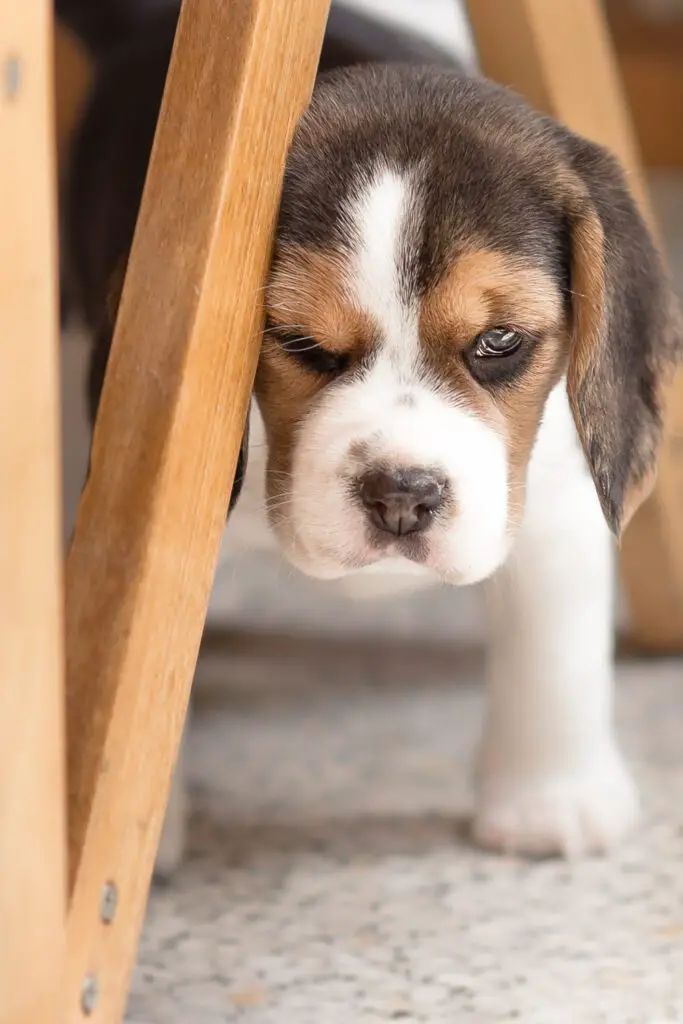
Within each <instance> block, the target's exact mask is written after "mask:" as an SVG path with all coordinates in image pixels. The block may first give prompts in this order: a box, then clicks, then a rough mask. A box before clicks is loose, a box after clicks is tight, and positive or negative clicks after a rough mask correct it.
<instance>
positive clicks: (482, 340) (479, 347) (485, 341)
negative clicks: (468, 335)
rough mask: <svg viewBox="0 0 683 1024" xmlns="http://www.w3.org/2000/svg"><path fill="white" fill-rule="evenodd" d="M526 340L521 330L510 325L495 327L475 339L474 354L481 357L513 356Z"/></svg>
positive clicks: (498, 357)
mask: <svg viewBox="0 0 683 1024" xmlns="http://www.w3.org/2000/svg"><path fill="white" fill-rule="evenodd" d="M524 340H525V335H523V334H522V333H521V332H520V331H513V330H511V329H510V328H509V327H493V328H492V329H491V330H490V331H484V332H483V333H482V334H479V335H478V336H477V337H476V338H475V339H474V355H475V356H477V358H479V359H500V358H501V357H503V356H511V355H512V354H513V353H514V352H516V351H517V350H518V349H519V348H520V347H521V345H522V343H523V342H524Z"/></svg>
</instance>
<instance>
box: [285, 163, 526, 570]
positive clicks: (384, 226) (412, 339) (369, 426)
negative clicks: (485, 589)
mask: <svg viewBox="0 0 683 1024" xmlns="http://www.w3.org/2000/svg"><path fill="white" fill-rule="evenodd" d="M416 207H417V200H416V198H415V196H414V195H413V194H412V190H411V179H410V176H409V175H399V174H398V173H397V172H393V171H389V170H379V171H378V172H377V173H376V175H375V176H374V177H372V178H371V179H370V180H369V181H366V182H363V183H361V184H360V185H359V186H358V190H357V194H356V195H355V197H354V199H353V201H352V202H351V203H350V204H349V206H348V208H347V210H346V219H347V221H348V224H349V233H350V236H351V238H352V239H354V243H355V252H354V254H353V256H352V258H351V259H350V270H349V279H348V287H349V292H350V295H351V296H352V298H353V301H354V302H355V303H356V305H357V306H358V308H359V309H361V310H362V311H363V312H365V313H367V314H369V316H370V317H371V318H372V320H373V322H374V324H375V325H376V328H377V329H378V332H379V338H378V341H377V345H376V355H375V356H374V359H373V362H372V364H371V365H370V367H369V368H367V369H365V370H363V371H362V373H359V374H357V375H355V376H353V377H351V379H350V380H347V381H345V380H342V381H340V382H339V383H338V384H336V385H334V386H330V387H328V388H327V389H326V390H325V392H324V393H323V394H322V397H321V398H320V400H319V402H318V404H317V406H316V408H315V410H314V411H313V412H311V413H309V414H308V415H307V416H306V418H305V420H304V422H303V423H302V424H301V427H300V431H299V435H298V439H297V444H296V446H295V450H294V457H293V465H292V484H291V495H290V500H289V501H287V502H286V504H285V505H284V511H283V510H282V509H280V510H278V511H277V512H276V514H275V515H274V517H273V526H274V529H275V532H276V534H277V536H278V540H279V541H280V544H281V545H282V548H283V550H284V552H285V554H286V556H287V558H288V559H289V561H291V562H292V563H293V564H294V565H296V566H297V567H298V568H300V569H301V570H302V571H303V572H305V573H306V574H308V575H310V576H317V577H319V578H321V579H337V578H339V577H342V576H347V575H348V574H349V573H352V572H355V571H358V570H363V569H365V568H366V567H368V566H373V565H374V564H376V563H377V562H378V561H379V560H380V559H385V558H386V557H391V558H398V559H401V561H403V562H404V564H406V565H410V562H408V560H407V558H405V557H402V556H403V554H404V551H403V549H402V547H401V544H400V543H395V544H392V545H390V546H389V547H388V548H387V547H376V546H373V543H372V539H371V536H370V533H369V530H368V522H367V517H366V514H365V512H364V510H363V509H362V508H361V507H360V506H359V504H358V501H357V500H356V499H355V498H354V495H353V491H352V485H353V481H354V480H355V479H357V478H358V477H359V476H361V475H362V474H363V472H364V471H366V470H368V469H372V468H373V467H374V466H376V465H379V466H382V467H385V466H389V467H391V468H395V469H408V468H413V467H419V468H421V469H427V470H435V471H437V472H438V473H439V474H440V475H442V476H444V477H445V479H446V480H447V482H448V489H449V492H450V493H451V494H452V495H453V496H454V499H455V501H454V503H453V506H452V509H451V511H450V512H448V513H445V512H444V513H443V514H439V515H437V516H436V517H435V519H434V522H433V524H432V525H431V527H430V529H429V530H428V532H427V533H426V534H425V546H426V556H425V557H424V559H422V560H421V562H420V565H421V566H422V567H423V572H425V571H426V573H428V574H431V576H432V577H435V578H438V579H440V580H445V581H447V582H451V583H458V584H465V583H474V582H477V581H478V580H481V579H484V578H485V577H486V576H489V575H490V574H491V573H492V572H493V571H494V570H495V569H496V568H497V567H498V566H499V565H500V564H501V563H502V562H503V561H504V560H505V557H506V556H507V553H508V550H509V544H510V540H509V536H508V483H507V457H506V440H505V437H504V434H503V427H502V426H501V428H500V430H495V429H494V428H493V427H492V426H491V425H490V424H489V423H486V422H484V421H483V420H481V419H480V418H479V417H477V416H476V415H475V414H474V413H473V412H471V411H470V410H468V409H467V408H466V407H464V406H462V405H461V404H459V403H458V401H457V399H456V398H454V397H453V396H452V395H449V394H448V393H447V392H446V390H445V389H444V388H443V386H442V385H441V384H440V382H439V381H436V380H434V378H433V376H432V375H431V374H430V372H429V371H428V369H427V368H426V367H425V366H424V365H423V362H422V359H421V353H420V342H419V336H418V316H419V309H417V308H413V307H412V306H410V305H407V304H406V302H405V300H404V299H403V298H402V296H401V288H400V280H399V277H400V274H399V266H400V254H401V248H402V245H403V242H404V238H405V233H406V232H409V231H410V226H411V225H410V218H411V217H414V216H416ZM406 396H408V397H409V399H410V402H409V404H406V403H405V402H404V401H403V399H405V397H406ZM359 446H362V448H363V454H362V456H360V455H358V454H357V452H358V449H359ZM411 571H412V572H413V573H415V570H414V568H412V569H411Z"/></svg>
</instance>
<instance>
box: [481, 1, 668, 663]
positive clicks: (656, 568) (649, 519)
mask: <svg viewBox="0 0 683 1024" xmlns="http://www.w3.org/2000/svg"><path fill="white" fill-rule="evenodd" d="M466 3H467V9H468V13H469V17H470V22H471V24H472V29H473V32H474V37H475V41H476V45H477V49H478V52H479V56H480V62H481V66H482V69H483V71H484V72H485V73H486V74H488V75H489V76H490V77H491V78H493V79H496V80H497V81H499V82H502V83H503V84H505V85H509V86H512V87H513V88H514V89H516V90H517V91H518V92H519V93H521V94H522V95H523V96H525V98H526V99H527V100H528V101H529V102H530V103H531V104H532V105H533V106H535V107H537V108H538V109H539V110H543V111H545V112H546V113H548V114H552V115H553V116H554V117H556V118H557V119H558V120H559V121H562V122H563V123H564V124H566V125H567V126H568V127H569V128H571V129H572V130H574V131H576V132H579V133H580V134H582V135H585V136H586V137H588V138H591V139H593V140H594V141H596V142H600V143H602V144H603V145H605V146H607V147H608V148H609V149H611V150H612V152H614V153H615V154H616V155H617V156H618V157H619V158H620V160H621V162H622V164H623V166H624V168H625V169H626V172H627V174H628V175H629V178H630V182H631V186H632V188H633V191H634V194H635V195H636V196H637V198H638V199H639V201H640V203H641V205H642V208H643V210H644V212H645V214H646V216H647V217H648V218H649V220H650V223H651V225H652V226H653V229H654V230H655V232H656V227H655V223H654V217H653V214H652V211H651V207H650V204H649V200H648V197H647V191H646V188H645V183H644V179H643V175H642V171H641V168H640V162H639V158H638V152H637V146H636V143H635V139H634V135H633V131H632V127H631V124H630V120H629V116H628V111H627V108H626V104H625V101H624V98H623V93H622V89H621V84H620V81H619V75H618V71H617V66H616V62H615V59H614V55H613V53H612V49H611V46H610V40H609V33H608V31H607V26H606V24H605V21H604V16H603V14H602V11H601V5H600V3H599V2H598V0H571V2H562V3H549V2H548V0H505V3H500V0H466ZM667 410H668V416H669V425H668V429H667V432H666V439H665V444H664V450H663V453H662V459H661V466H660V474H659V481H658V484H657V488H656V491H655V493H654V495H653V497H652V498H651V499H650V500H649V501H648V502H646V503H645V505H644V506H643V508H642V509H641V511H640V512H639V513H638V514H637V515H636V516H635V517H634V520H633V522H632V523H631V525H630V527H629V529H628V530H627V532H626V535H625V537H624V540H623V543H622V548H621V571H622V577H623V580H624V584H625V587H626V592H627V596H628V600H629V608H630V634H631V640H632V641H634V642H635V643H636V644H638V646H640V647H645V648H647V649H650V650H653V651H657V650H659V651H669V650H683V445H681V442H680V437H681V436H683V375H679V377H678V378H677V379H676V381H675V382H674V384H673V386H672V389H671V392H670V395H669V399H668V402H667Z"/></svg>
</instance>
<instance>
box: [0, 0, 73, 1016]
mask: <svg viewBox="0 0 683 1024" xmlns="http://www.w3.org/2000/svg"><path fill="white" fill-rule="evenodd" d="M51 7H52V5H51V3H49V2H48V0H40V2H38V0H35V2H32V3H27V4H22V3H19V4H17V3H16V2H15V0H0V40H1V42H2V45H1V46H0V139H1V140H2V153H3V157H2V160H0V222H1V223H2V230H0V439H1V443H0V1022H1V1024H53V1022H54V1024H56V1022H57V1021H58V1020H61V1015H60V1013H59V985H60V973H61V965H62V954H63V939H64V912H65V891H66V870H65V868H66V857H65V846H66V843H65V841H66V833H65V814H64V810H65V807H64V742H63V726H64V714H63V698H64V694H63V671H62V660H63V659H62V621H61V619H62V614H61V604H62V595H61V559H62V556H61V531H60V522H59V520H60V513H59V509H60V494H59V443H58V442H59V420H58V414H57V401H58V397H57V396H58V385H57V351H58V349H57V287H56V285H57V255H56V210H55V195H56V185H55V177H56V169H55V154H54V146H53V97H52V61H51V55H52V35H51V32H52V26H51V13H52V12H51Z"/></svg>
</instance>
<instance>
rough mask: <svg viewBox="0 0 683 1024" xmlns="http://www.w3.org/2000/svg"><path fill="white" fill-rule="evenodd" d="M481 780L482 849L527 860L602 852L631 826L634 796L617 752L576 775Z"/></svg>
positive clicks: (477, 825)
mask: <svg viewBox="0 0 683 1024" xmlns="http://www.w3.org/2000/svg"><path fill="white" fill-rule="evenodd" d="M502 767H503V766H502V765H501V764H500V763H499V764H498V766H497V767H496V770H495V773H494V772H488V773H485V774H484V775H483V776H482V779H481V786H480V792H479V798H478V801H477V809H476V813H475V818H474V823H473V834H474V838H475V839H476V841H477V842H478V843H479V844H480V845H481V846H484V847H486V848H487V849H491V850H497V851H500V852H502V853H522V854H529V855H532V856H547V855H551V854H561V855H563V856H565V857H580V856H583V855H585V854H590V853H603V852H605V851H607V850H609V849H611V848H612V847H613V846H615V845H616V844H617V843H618V842H619V841H620V840H621V839H622V838H623V836H624V835H626V833H628V832H629V831H630V830H631V828H632V827H633V826H634V825H635V822H636V821H637V818H638V796H637V793H636V789H635V786H634V785H633V782H632V781H631V778H630V776H629V774H628V771H627V769H626V767H625V765H624V763H623V761H622V760H621V757H620V756H619V754H618V753H617V752H616V751H610V752H609V754H608V755H606V756H605V757H602V758H600V759H598V760H597V761H594V762H592V763H591V764H590V765H588V766H587V767H585V768H583V769H582V770H581V771H575V772H566V771H565V772H564V773H562V774H557V775H554V776H552V775H547V774H543V775H539V774H538V773H536V774H534V773H533V772H529V773H527V774H526V775H524V774H522V775H520V774H519V773H517V774H516V775H515V778H514V779H511V777H510V775H508V776H507V777H506V774H505V773H504V772H503V771H502Z"/></svg>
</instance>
